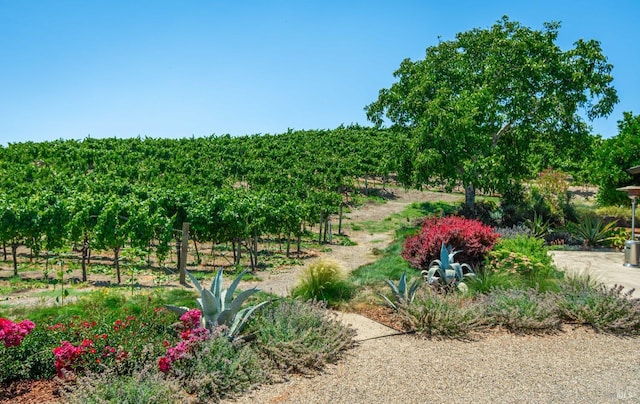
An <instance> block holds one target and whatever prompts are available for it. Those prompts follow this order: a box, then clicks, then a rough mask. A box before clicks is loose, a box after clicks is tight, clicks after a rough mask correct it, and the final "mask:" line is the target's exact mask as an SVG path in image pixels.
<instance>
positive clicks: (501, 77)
mask: <svg viewBox="0 0 640 404" xmlns="http://www.w3.org/2000/svg"><path fill="white" fill-rule="evenodd" d="M559 28H560V24H559V23H557V22H550V23H545V24H544V29H543V30H533V29H531V28H528V27H524V26H522V25H521V24H520V23H518V22H515V21H510V20H509V18H508V17H506V16H505V17H503V18H502V19H501V20H499V21H498V22H496V23H495V24H494V25H493V26H492V27H490V28H488V29H480V28H475V29H472V30H470V31H467V32H462V33H459V34H457V35H456V37H455V39H454V40H449V41H440V42H439V43H438V44H437V45H435V46H431V47H429V48H427V50H426V56H425V58H424V59H423V60H418V61H411V60H410V59H405V60H404V61H402V63H401V65H400V68H399V69H398V70H397V71H396V72H395V73H394V76H395V77H396V78H398V81H397V82H396V83H394V84H393V85H392V86H391V87H390V88H388V89H382V90H380V92H379V96H378V99H377V100H376V101H375V102H373V103H371V104H370V105H368V106H366V107H365V110H366V112H367V117H368V119H369V120H371V121H372V122H373V123H375V124H376V125H378V126H382V125H383V124H384V123H385V120H388V121H390V122H391V123H392V124H393V127H394V128H396V129H398V130H400V131H402V132H403V133H405V135H406V137H407V139H406V141H407V147H406V150H407V151H408V153H410V154H411V156H410V158H407V157H406V156H404V157H402V162H401V163H400V164H399V165H398V166H399V167H400V169H401V170H405V172H404V173H399V174H400V175H399V178H402V179H404V181H405V182H406V185H417V186H420V185H423V184H426V185H432V184H444V185H445V186H446V187H447V188H451V187H453V186H455V185H457V184H462V185H463V186H464V187H465V193H466V203H467V205H469V206H473V203H474V200H475V192H476V190H483V191H488V192H492V191H497V192H504V191H505V190H506V189H508V188H509V187H510V186H511V185H512V184H513V182H514V181H519V180H521V179H523V178H527V177H529V176H530V175H532V174H533V173H534V172H533V170H534V165H538V167H535V168H536V169H539V168H540V167H539V165H540V164H544V163H545V162H546V161H545V160H547V159H548V157H545V156H550V155H552V154H553V153H563V152H569V150H574V151H575V150H576V149H577V150H579V145H583V144H585V143H588V140H587V138H588V137H589V136H590V134H589V128H588V126H587V124H586V122H585V119H584V118H583V116H585V117H586V118H587V119H589V120H592V119H594V118H597V117H603V116H607V115H608V114H610V113H611V111H612V109H613V106H614V105H615V104H616V103H617V101H618V97H617V94H616V91H615V89H614V88H613V86H612V81H613V77H612V76H611V70H612V65H611V64H609V63H608V62H607V59H606V57H605V56H604V55H603V53H602V49H601V47H600V43H599V42H598V41H595V40H588V41H586V40H583V39H579V40H578V41H576V42H575V43H574V47H573V48H572V49H569V50H567V51H563V50H562V49H560V47H559V46H558V45H557V44H556V40H557V38H558V30H559ZM576 145H578V146H576ZM549 150H550V151H551V152H549ZM533 156H537V157H538V158H537V160H538V161H536V164H534V163H533V160H532V157H533Z"/></svg>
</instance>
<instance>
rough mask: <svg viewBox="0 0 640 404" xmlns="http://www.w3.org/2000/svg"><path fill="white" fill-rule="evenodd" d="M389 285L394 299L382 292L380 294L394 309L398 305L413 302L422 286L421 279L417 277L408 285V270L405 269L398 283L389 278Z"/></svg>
mask: <svg viewBox="0 0 640 404" xmlns="http://www.w3.org/2000/svg"><path fill="white" fill-rule="evenodd" d="M387 285H389V287H390V288H391V293H392V295H393V301H391V299H389V298H388V297H387V296H385V295H383V294H382V293H380V296H381V297H382V298H383V299H384V300H385V302H386V303H387V304H388V305H389V306H390V307H391V308H392V309H394V310H398V306H401V305H406V304H411V302H412V301H413V299H414V297H415V295H416V291H417V290H418V287H420V280H419V279H416V280H414V281H413V283H412V284H411V285H410V286H407V272H406V271H405V272H403V273H402V276H400V280H399V281H398V284H397V285H396V284H395V283H393V281H391V280H389V279H387Z"/></svg>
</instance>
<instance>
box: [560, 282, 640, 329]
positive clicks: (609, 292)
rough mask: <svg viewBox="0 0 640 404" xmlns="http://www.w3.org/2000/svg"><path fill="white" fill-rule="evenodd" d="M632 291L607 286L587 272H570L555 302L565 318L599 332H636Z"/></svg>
mask: <svg viewBox="0 0 640 404" xmlns="http://www.w3.org/2000/svg"><path fill="white" fill-rule="evenodd" d="M632 293H633V289H631V290H629V291H626V292H625V291H624V287H623V286H619V285H616V286H614V287H611V288H609V287H607V286H605V285H603V284H600V283H598V282H597V281H595V280H594V279H593V278H591V277H590V276H589V275H573V276H571V277H568V278H567V279H566V281H564V282H563V283H562V289H561V291H560V293H559V294H558V301H557V303H556V304H557V306H558V308H559V310H560V313H561V316H562V318H563V319H564V320H565V321H569V322H572V323H577V324H584V325H590V326H591V327H593V328H595V329H596V330H598V331H601V332H608V333H613V334H622V335H640V299H637V298H633V297H632V296H631V295H632Z"/></svg>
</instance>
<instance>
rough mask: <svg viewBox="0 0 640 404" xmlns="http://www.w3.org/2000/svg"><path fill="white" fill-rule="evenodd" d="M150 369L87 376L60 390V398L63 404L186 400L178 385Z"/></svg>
mask: <svg viewBox="0 0 640 404" xmlns="http://www.w3.org/2000/svg"><path fill="white" fill-rule="evenodd" d="M152 369H154V368H152ZM152 369H147V368H145V369H141V370H139V371H136V372H134V373H133V374H130V375H122V374H118V372H117V371H116V369H114V368H106V369H103V370H102V371H101V372H97V373H89V374H87V375H84V376H81V377H78V378H76V380H75V381H74V382H73V383H68V384H67V385H66V386H65V388H64V389H61V390H62V392H63V394H62V397H63V398H64V402H66V403H72V404H86V403H122V404H137V403H141V404H155V403H158V404H173V403H176V402H181V401H184V400H185V399H186V394H184V393H183V392H182V390H181V388H180V385H179V384H178V383H176V382H175V381H173V380H171V379H167V378H165V377H163V376H162V375H161V374H160V373H159V372H158V371H157V370H152Z"/></svg>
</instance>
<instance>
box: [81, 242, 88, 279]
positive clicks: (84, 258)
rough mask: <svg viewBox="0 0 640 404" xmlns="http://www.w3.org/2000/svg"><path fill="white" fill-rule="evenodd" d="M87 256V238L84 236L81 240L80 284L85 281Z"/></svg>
mask: <svg viewBox="0 0 640 404" xmlns="http://www.w3.org/2000/svg"><path fill="white" fill-rule="evenodd" d="M88 254H89V236H88V235H87V234H85V235H84V240H82V282H86V281H87V255H88Z"/></svg>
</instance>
